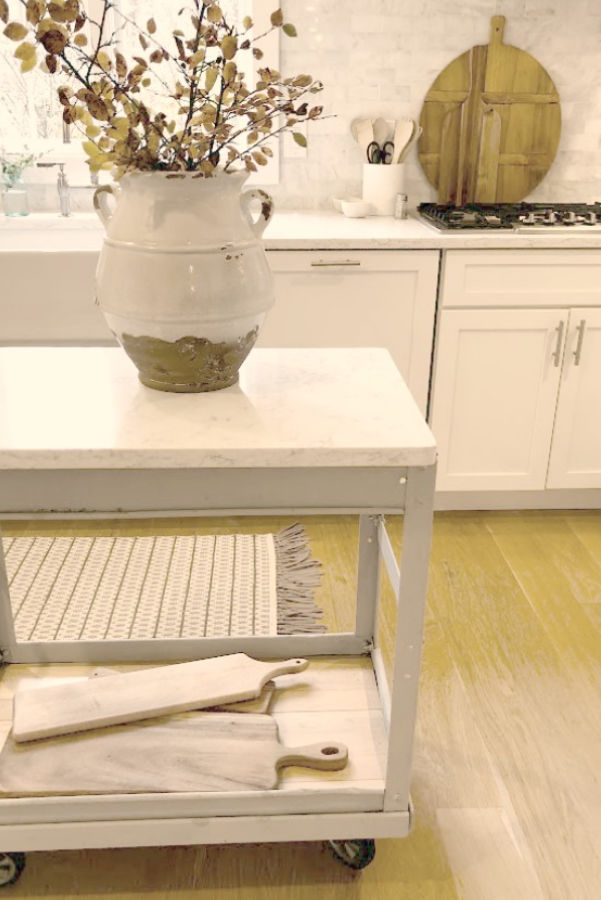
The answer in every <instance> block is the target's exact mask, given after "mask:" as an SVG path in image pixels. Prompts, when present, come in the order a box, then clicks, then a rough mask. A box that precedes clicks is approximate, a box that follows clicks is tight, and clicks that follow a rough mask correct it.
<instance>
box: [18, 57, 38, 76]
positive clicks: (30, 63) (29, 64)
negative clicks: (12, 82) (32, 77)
mask: <svg viewBox="0 0 601 900" xmlns="http://www.w3.org/2000/svg"><path fill="white" fill-rule="evenodd" d="M36 63H37V59H36V55H35V53H34V54H33V56H28V57H27V59H24V60H23V61H22V62H21V71H22V72H29V70H30V69H35V66H36Z"/></svg>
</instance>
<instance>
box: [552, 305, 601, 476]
mask: <svg viewBox="0 0 601 900" xmlns="http://www.w3.org/2000/svg"><path fill="white" fill-rule="evenodd" d="M547 487H549V488H572V487H574V488H601V309H590V308H588V309H587V308H586V307H582V308H579V309H572V310H570V319H569V327H568V337H567V341H566V351H565V358H564V363H563V369H562V375H561V384H560V388H559V401H558V403H557V414H556V417H555V428H554V431H553V443H552V446H551V459H550V461H549V475H548V478H547Z"/></svg>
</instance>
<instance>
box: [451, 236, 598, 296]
mask: <svg viewBox="0 0 601 900" xmlns="http://www.w3.org/2000/svg"><path fill="white" fill-rule="evenodd" d="M441 304H442V306H444V307H472V306H480V307H487V306H489V307H490V306H496V307H503V306H506V307H507V306H529V307H536V306H547V307H553V306H563V307H565V306H599V305H601V250H449V251H447V253H446V254H445V258H444V262H443V273H442V293H441Z"/></svg>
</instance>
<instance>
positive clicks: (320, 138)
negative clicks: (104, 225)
mask: <svg viewBox="0 0 601 900" xmlns="http://www.w3.org/2000/svg"><path fill="white" fill-rule="evenodd" d="M281 5H282V8H283V10H284V14H285V19H288V20H290V21H292V22H294V24H295V25H296V28H297V31H298V35H299V36H298V38H296V39H288V38H285V37H283V38H282V44H281V69H282V71H283V72H284V73H285V74H298V73H301V72H308V73H310V74H311V75H313V76H314V77H316V78H320V79H321V80H322V81H323V83H324V85H325V89H324V91H323V93H322V94H321V95H318V96H317V98H316V100H317V102H319V103H322V104H323V105H324V107H325V112H326V114H327V116H328V118H325V119H323V120H322V121H318V122H313V123H310V126H309V132H308V139H309V146H308V149H307V151H306V154H305V155H304V156H302V155H301V156H299V155H297V154H294V155H293V156H287V155H286V153H285V152H284V153H282V156H281V163H280V182H279V184H277V185H273V186H272V185H270V186H269V190H270V192H271V193H272V194H273V196H274V198H275V200H276V204H277V208H279V209H295V208H296V209H311V208H314V209H315V208H316V209H329V208H331V198H332V197H333V196H334V197H335V196H345V195H359V194H360V193H361V171H362V163H363V159H362V156H361V153H360V151H359V148H358V146H357V144H356V143H355V141H354V140H353V138H352V136H351V134H350V130H349V126H350V122H351V121H352V119H353V118H355V117H357V116H369V117H374V118H375V117H376V116H383V117H385V118H390V119H393V118H397V117H401V116H411V117H413V118H418V117H419V113H420V109H421V106H422V102H423V98H424V96H425V94H426V92H427V90H428V88H429V86H430V84H431V83H432V81H433V79H434V78H435V77H436V75H437V74H438V73H439V72H440V70H441V69H442V68H443V67H444V66H446V65H447V64H448V63H449V62H450V61H451V60H452V59H454V58H455V57H456V56H457V55H459V54H460V53H462V52H463V51H464V50H467V49H468V48H469V47H471V46H472V45H473V44H477V43H487V42H488V36H489V28H490V17H491V16H492V15H494V14H499V13H500V14H503V15H505V16H506V17H507V24H506V27H505V41H506V42H507V43H510V44H514V45H516V46H518V47H520V48H522V49H524V50H527V51H528V52H530V53H531V54H532V55H533V56H535V57H536V58H537V59H538V60H539V62H540V63H541V64H542V65H543V66H544V67H545V68H546V69H547V71H548V72H549V74H550V75H551V77H552V78H553V80H554V81H555V84H556V86H557V88H558V91H559V94H560V98H561V108H562V134H561V142H560V146H559V151H558V154H557V157H556V159H555V161H554V163H553V166H552V167H551V170H550V172H549V173H548V175H547V176H546V178H545V179H544V181H543V182H542V183H541V184H540V185H539V186H538V188H537V189H536V190H535V192H533V193H532V194H531V195H530V197H529V199H531V200H556V201H561V200H564V201H592V200H601V82H600V81H599V79H598V75H599V72H600V71H601V0H462V2H461V3H456V2H450V0H370V2H369V4H366V3H365V2H364V0H361V2H360V0H302V2H301V0H281ZM275 6H277V0H274V8H275ZM55 179H56V175H55V172H54V170H47V171H46V172H45V173H44V174H43V175H42V176H41V179H40V173H36V179H35V180H36V182H37V183H36V184H35V185H33V184H32V185H31V193H30V206H31V208H32V209H54V208H56V203H57V198H56V189H55ZM40 180H41V181H42V183H40ZM43 182H45V185H44V183H43ZM406 191H407V194H408V195H409V202H410V205H411V206H415V205H416V204H417V203H419V202H421V201H423V200H434V199H435V192H434V190H433V189H432V188H431V186H430V185H429V184H428V182H427V181H426V179H425V177H424V175H423V173H422V171H421V168H420V166H419V163H418V161H417V155H416V152H415V148H414V149H413V151H412V153H411V155H410V157H409V159H408V161H407V163H406ZM74 193H75V196H74V197H73V208H74V209H80V208H84V209H89V208H91V202H90V196H91V192H90V191H85V190H81V191H78V192H74Z"/></svg>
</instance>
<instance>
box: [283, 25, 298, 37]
mask: <svg viewBox="0 0 601 900" xmlns="http://www.w3.org/2000/svg"><path fill="white" fill-rule="evenodd" d="M282 31H283V32H284V34H286V35H288V37H298V33H297V31H296V28H295V27H294V25H292V23H291V22H287V23H286V24H285V25H283V26H282Z"/></svg>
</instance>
